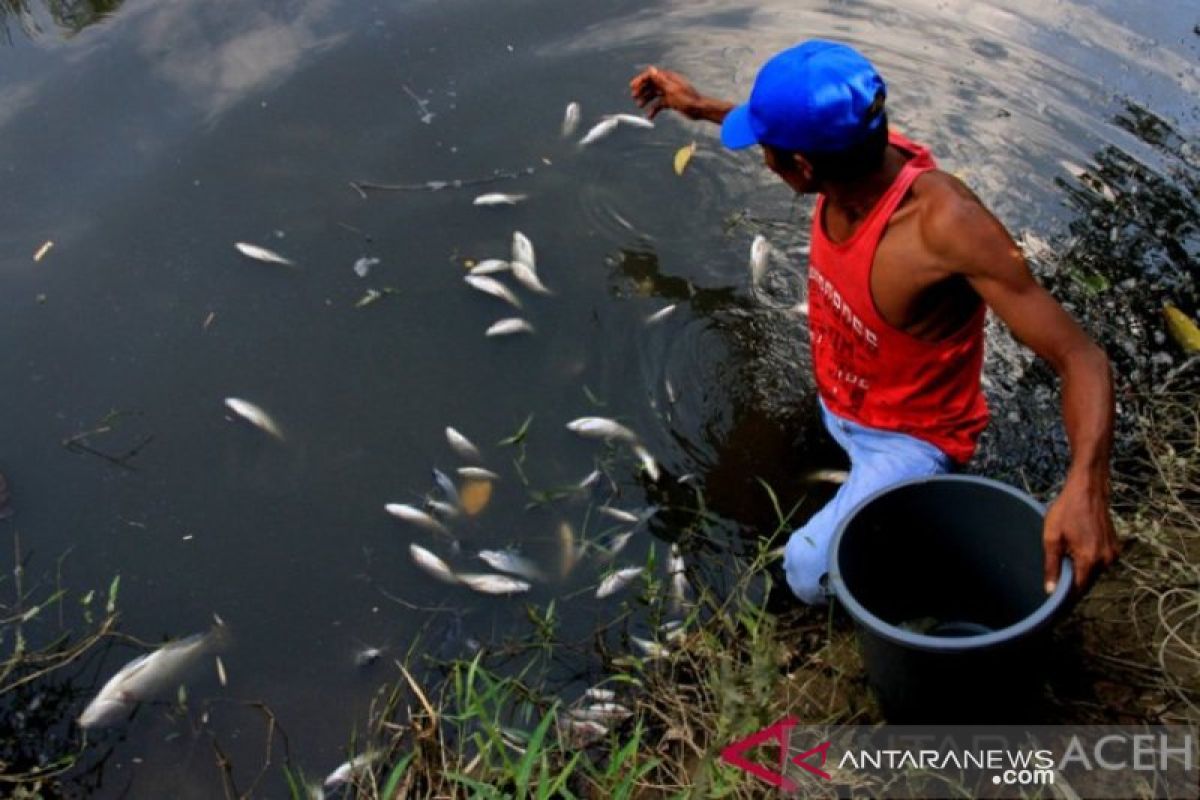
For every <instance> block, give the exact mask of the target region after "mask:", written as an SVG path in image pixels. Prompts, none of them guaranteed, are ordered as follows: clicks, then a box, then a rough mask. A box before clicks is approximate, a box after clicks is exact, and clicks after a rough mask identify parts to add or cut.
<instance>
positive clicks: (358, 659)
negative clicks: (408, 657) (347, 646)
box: [354, 647, 383, 667]
mask: <svg viewBox="0 0 1200 800" xmlns="http://www.w3.org/2000/svg"><path fill="white" fill-rule="evenodd" d="M381 656H383V648H381V647H360V648H359V649H358V650H355V651H354V666H356V667H369V666H370V665H372V664H374V663H375V662H376V661H378V660H379V659H380V657H381Z"/></svg>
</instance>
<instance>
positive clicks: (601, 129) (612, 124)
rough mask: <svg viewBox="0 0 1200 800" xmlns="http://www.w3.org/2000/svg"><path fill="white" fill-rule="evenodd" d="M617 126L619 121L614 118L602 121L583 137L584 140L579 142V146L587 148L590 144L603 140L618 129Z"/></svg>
mask: <svg viewBox="0 0 1200 800" xmlns="http://www.w3.org/2000/svg"><path fill="white" fill-rule="evenodd" d="M617 124H618V123H617V120H616V119H614V118H612V117H608V118H606V119H602V120H600V121H599V122H597V123H596V124H595V125H593V126H592V127H591V129H590V130H589V131H588V132H587V133H585V134H584V135H583V138H582V139H580V140H579V146H580V147H587V146H588V145H589V144H592V143H593V142H597V141H599V140H601V139H603V138H604V137H605V136H608V135H609V134H610V133H612V132H613V131H615V130H616V129H617Z"/></svg>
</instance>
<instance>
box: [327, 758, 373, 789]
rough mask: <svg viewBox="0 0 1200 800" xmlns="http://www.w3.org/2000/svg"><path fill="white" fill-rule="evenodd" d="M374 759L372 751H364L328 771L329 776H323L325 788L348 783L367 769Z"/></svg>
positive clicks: (333, 787) (334, 787)
mask: <svg viewBox="0 0 1200 800" xmlns="http://www.w3.org/2000/svg"><path fill="white" fill-rule="evenodd" d="M374 760H375V754H374V753H364V754H363V755H360V756H355V757H354V758H352V759H350V760H349V761H347V762H345V763H343V764H342V765H341V766H339V767H338V768H337V769H335V770H334V771H333V772H331V773H329V776H328V777H326V778H325V788H326V789H336V788H337V787H339V786H344V785H346V784H347V783H350V781H352V780H354V779H355V778H357V777H359V776H360V775H362V773H363V771H364V770H366V769H368V768H369V767H370V766H371V762H372V761H374Z"/></svg>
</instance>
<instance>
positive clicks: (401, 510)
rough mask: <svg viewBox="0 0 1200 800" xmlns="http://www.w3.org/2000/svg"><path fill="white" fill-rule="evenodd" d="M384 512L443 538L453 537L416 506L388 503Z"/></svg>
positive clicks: (443, 526) (444, 527) (440, 524)
mask: <svg viewBox="0 0 1200 800" xmlns="http://www.w3.org/2000/svg"><path fill="white" fill-rule="evenodd" d="M384 510H386V511H387V512H388V513H389V514H391V515H392V516H393V517H396V518H398V519H402V520H404V521H405V522H410V523H412V524H413V525H416V526H418V527H421V528H424V529H425V530H428V531H432V532H433V533H437V534H441V535H442V536H451V533H450V531H449V530H447V529H446V526H445V525H443V524H442V523H440V522H438V521H437V520H436V519H434V518H433V517H431V516H429V515H428V514H426V513H425V512H424V511H422V510H421V509H419V508H417V507H415V506H410V505H408V504H407V503H388V504H387V505H385V506H384Z"/></svg>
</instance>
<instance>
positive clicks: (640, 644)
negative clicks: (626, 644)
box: [629, 636, 671, 658]
mask: <svg viewBox="0 0 1200 800" xmlns="http://www.w3.org/2000/svg"><path fill="white" fill-rule="evenodd" d="M629 640H630V641H631V642H633V643H634V644H635V645H636V646H637V648H638V649H639V650H641V651H642V653H643V654H644V655H645V656H646V658H664V657H666V656H667V655H669V654H670V652H671V651H670V650H668V649H667V648H665V647H663V646H662V645H661V644H659V643H658V642H652V641H650V640H649V639H640V638H638V637H637V636H630V637H629Z"/></svg>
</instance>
